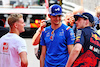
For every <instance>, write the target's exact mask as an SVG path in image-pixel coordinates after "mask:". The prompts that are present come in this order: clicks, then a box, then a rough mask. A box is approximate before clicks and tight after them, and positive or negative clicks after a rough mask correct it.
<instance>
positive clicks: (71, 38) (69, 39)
mask: <svg viewBox="0 0 100 67" xmlns="http://www.w3.org/2000/svg"><path fill="white" fill-rule="evenodd" d="M66 36H67V38H66V39H67V45H71V44H74V41H75V35H74V31H73V29H72V28H70V29H67V32H66Z"/></svg>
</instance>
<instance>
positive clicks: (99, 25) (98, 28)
mask: <svg viewBox="0 0 100 67" xmlns="http://www.w3.org/2000/svg"><path fill="white" fill-rule="evenodd" d="M96 32H97V33H98V34H99V35H100V23H99V24H98V25H97V31H96Z"/></svg>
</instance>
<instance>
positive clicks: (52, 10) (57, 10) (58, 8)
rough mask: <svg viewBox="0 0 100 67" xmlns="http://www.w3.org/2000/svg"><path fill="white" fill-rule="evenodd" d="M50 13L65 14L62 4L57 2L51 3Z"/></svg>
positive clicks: (53, 14) (54, 14)
mask: <svg viewBox="0 0 100 67" xmlns="http://www.w3.org/2000/svg"><path fill="white" fill-rule="evenodd" d="M49 14H50V15H52V16H56V15H63V14H62V8H61V6H60V5H57V4H54V5H51V6H50V8H49Z"/></svg>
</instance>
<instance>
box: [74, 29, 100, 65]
mask: <svg viewBox="0 0 100 67" xmlns="http://www.w3.org/2000/svg"><path fill="white" fill-rule="evenodd" d="M75 43H80V44H82V49H81V52H80V54H79V56H78V58H77V59H76V60H75V62H74V63H73V65H72V67H97V66H98V61H100V36H99V35H98V34H97V33H96V32H95V31H94V30H93V29H92V27H86V28H84V29H80V30H78V31H77V34H76V40H75Z"/></svg>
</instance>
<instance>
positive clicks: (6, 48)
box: [3, 42, 8, 52]
mask: <svg viewBox="0 0 100 67" xmlns="http://www.w3.org/2000/svg"><path fill="white" fill-rule="evenodd" d="M3 52H8V43H6V42H4V43H3Z"/></svg>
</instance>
